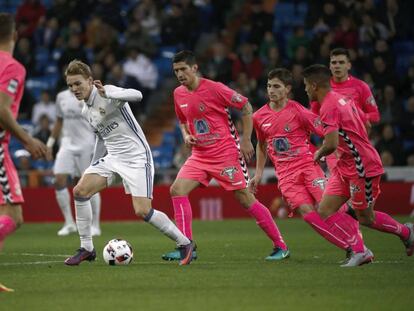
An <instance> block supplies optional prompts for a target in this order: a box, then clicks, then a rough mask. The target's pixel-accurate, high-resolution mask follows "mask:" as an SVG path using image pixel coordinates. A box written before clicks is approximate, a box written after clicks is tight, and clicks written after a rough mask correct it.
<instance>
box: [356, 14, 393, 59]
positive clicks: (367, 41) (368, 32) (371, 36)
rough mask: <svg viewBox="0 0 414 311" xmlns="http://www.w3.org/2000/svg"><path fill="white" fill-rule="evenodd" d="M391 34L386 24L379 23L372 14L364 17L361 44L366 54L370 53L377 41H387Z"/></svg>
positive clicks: (360, 34) (360, 30) (361, 28)
mask: <svg viewBox="0 0 414 311" xmlns="http://www.w3.org/2000/svg"><path fill="white" fill-rule="evenodd" d="M388 37H389V32H388V30H387V28H386V27H385V26H384V24H382V23H380V22H378V21H377V20H376V19H375V17H374V16H373V15H371V14H364V15H363V16H362V26H361V27H360V28H359V42H360V44H361V45H362V48H363V50H364V51H365V52H370V51H371V50H372V48H373V47H374V44H375V41H377V40H381V39H382V40H387V39H388Z"/></svg>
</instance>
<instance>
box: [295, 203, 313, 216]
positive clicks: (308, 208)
mask: <svg viewBox="0 0 414 311" xmlns="http://www.w3.org/2000/svg"><path fill="white" fill-rule="evenodd" d="M298 211H299V213H300V214H301V216H302V217H303V216H305V215H307V214H309V213H310V212H312V211H313V208H312V206H310V205H301V206H299V208H298Z"/></svg>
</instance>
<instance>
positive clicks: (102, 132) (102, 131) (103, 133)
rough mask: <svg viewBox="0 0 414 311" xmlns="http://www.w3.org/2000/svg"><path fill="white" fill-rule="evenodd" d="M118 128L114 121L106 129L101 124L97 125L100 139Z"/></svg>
mask: <svg viewBox="0 0 414 311" xmlns="http://www.w3.org/2000/svg"><path fill="white" fill-rule="evenodd" d="M118 127H119V124H118V123H117V122H115V121H114V122H112V123H111V124H109V125H107V126H106V127H104V126H103V125H102V124H98V130H99V134H100V135H101V136H102V137H105V136H107V135H108V134H109V133H111V132H112V131H113V130H115V129H116V128H118Z"/></svg>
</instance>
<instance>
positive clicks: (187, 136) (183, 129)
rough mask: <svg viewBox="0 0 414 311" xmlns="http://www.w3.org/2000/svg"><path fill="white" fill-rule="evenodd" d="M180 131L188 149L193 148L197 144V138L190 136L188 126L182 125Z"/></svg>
mask: <svg viewBox="0 0 414 311" xmlns="http://www.w3.org/2000/svg"><path fill="white" fill-rule="evenodd" d="M180 130H181V134H182V135H183V139H184V143H185V144H186V146H187V147H191V146H192V145H195V144H196V143H197V138H195V137H194V136H193V135H191V134H190V131H189V130H188V127H187V124H180Z"/></svg>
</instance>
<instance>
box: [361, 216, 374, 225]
mask: <svg viewBox="0 0 414 311" xmlns="http://www.w3.org/2000/svg"><path fill="white" fill-rule="evenodd" d="M358 221H359V223H360V224H361V225H363V226H371V225H372V224H373V223H374V221H375V218H374V216H373V215H364V216H361V215H359V216H358Z"/></svg>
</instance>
